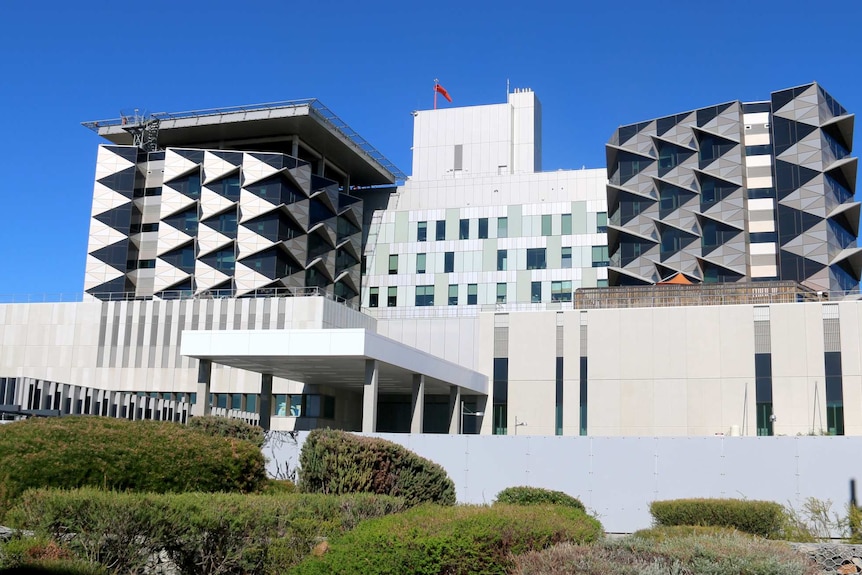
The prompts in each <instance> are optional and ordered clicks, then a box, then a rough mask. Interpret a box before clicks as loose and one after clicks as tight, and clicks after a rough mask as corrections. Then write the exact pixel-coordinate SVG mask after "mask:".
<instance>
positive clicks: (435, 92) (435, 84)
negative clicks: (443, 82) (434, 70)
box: [434, 78, 440, 110]
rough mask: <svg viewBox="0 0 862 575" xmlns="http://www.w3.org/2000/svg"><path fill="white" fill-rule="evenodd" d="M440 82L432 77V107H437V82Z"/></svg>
mask: <svg viewBox="0 0 862 575" xmlns="http://www.w3.org/2000/svg"><path fill="white" fill-rule="evenodd" d="M439 83H440V80H438V79H437V78H434V109H435V110H436V109H437V84H439Z"/></svg>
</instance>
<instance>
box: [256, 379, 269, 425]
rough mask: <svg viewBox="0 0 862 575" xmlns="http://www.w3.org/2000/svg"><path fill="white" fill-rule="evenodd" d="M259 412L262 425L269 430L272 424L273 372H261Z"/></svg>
mask: <svg viewBox="0 0 862 575" xmlns="http://www.w3.org/2000/svg"><path fill="white" fill-rule="evenodd" d="M258 413H260V426H261V427H262V428H263V429H264V430H266V431H269V429H270V426H271V425H272V374H271V373H262V374H260V401H258Z"/></svg>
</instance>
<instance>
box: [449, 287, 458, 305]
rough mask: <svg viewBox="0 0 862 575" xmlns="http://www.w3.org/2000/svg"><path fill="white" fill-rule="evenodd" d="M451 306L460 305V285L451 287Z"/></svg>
mask: <svg viewBox="0 0 862 575" xmlns="http://www.w3.org/2000/svg"><path fill="white" fill-rule="evenodd" d="M449 305H458V285H457V284H451V285H450V286H449Z"/></svg>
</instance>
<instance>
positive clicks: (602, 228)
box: [596, 212, 608, 234]
mask: <svg viewBox="0 0 862 575" xmlns="http://www.w3.org/2000/svg"><path fill="white" fill-rule="evenodd" d="M607 231H608V213H607V212H597V213H596V232H598V233H600V234H604V233H607Z"/></svg>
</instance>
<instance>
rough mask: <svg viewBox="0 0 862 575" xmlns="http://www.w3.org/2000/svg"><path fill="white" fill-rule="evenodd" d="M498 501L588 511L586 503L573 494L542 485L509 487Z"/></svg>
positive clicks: (500, 495) (499, 495) (501, 493)
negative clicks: (557, 506)
mask: <svg viewBox="0 0 862 575" xmlns="http://www.w3.org/2000/svg"><path fill="white" fill-rule="evenodd" d="M496 502H497V503H508V504H510V505H565V506H566V507H574V508H576V509H580V510H581V511H586V508H585V507H584V504H583V503H581V502H580V500H578V499H576V498H574V497H572V496H571V495H568V494H566V493H563V492H562V491H551V490H550V489H542V488H540V487H507V488H506V489H504V490H503V491H501V492H500V493H498V494H497V501H496Z"/></svg>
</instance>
